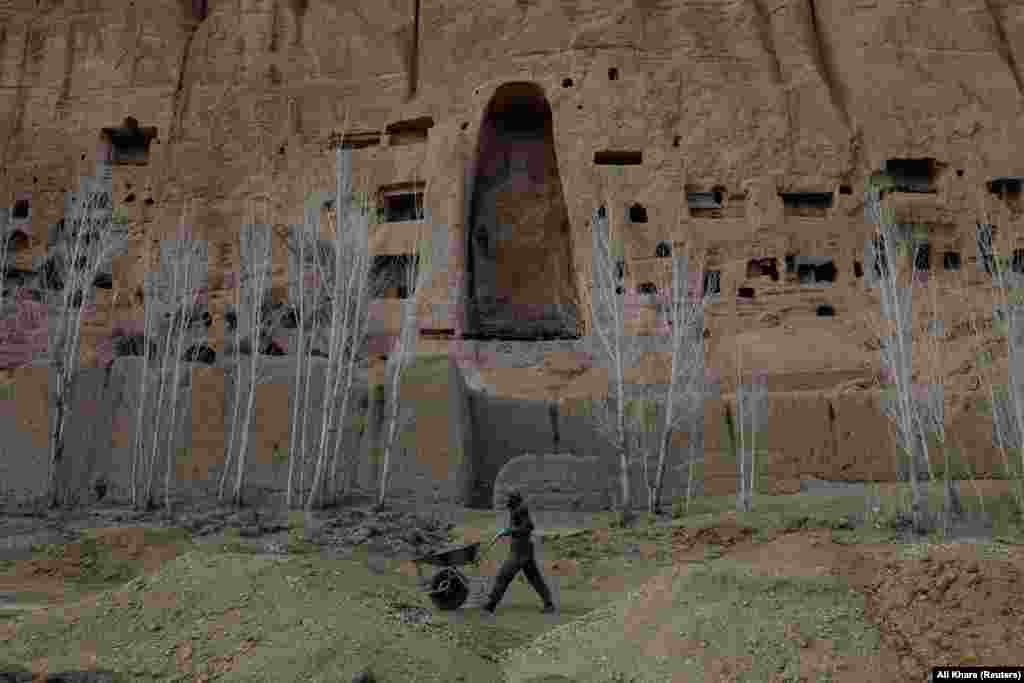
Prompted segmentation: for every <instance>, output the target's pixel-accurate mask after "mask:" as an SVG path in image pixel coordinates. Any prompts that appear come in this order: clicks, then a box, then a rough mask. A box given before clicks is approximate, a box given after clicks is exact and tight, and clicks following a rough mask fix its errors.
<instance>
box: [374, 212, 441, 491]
mask: <svg viewBox="0 0 1024 683" xmlns="http://www.w3.org/2000/svg"><path fill="white" fill-rule="evenodd" d="M428 222H429V218H428ZM432 251H433V250H432V244H431V242H430V241H429V239H428V238H426V237H425V236H424V235H423V233H422V232H421V233H420V235H419V238H418V239H417V242H416V253H415V256H414V257H413V258H411V259H409V260H408V261H407V262H405V263H404V264H403V266H402V272H401V278H402V280H403V285H404V288H405V290H406V292H408V298H407V299H406V300H405V301H403V302H402V304H403V305H402V318H401V323H400V328H399V333H398V339H397V340H396V341H395V345H394V347H393V348H392V350H391V353H390V354H389V356H388V364H387V371H386V373H385V380H384V381H385V384H386V386H387V391H388V394H387V396H388V399H387V403H388V407H389V411H388V431H387V436H386V437H385V441H384V463H383V466H382V467H381V473H380V490H379V492H378V495H377V505H378V506H382V505H384V498H385V496H386V495H387V487H388V475H389V474H390V468H391V453H392V449H393V448H394V445H395V439H396V437H397V434H398V427H399V422H400V421H401V418H402V399H401V391H402V374H403V373H404V372H405V370H406V368H407V367H408V366H409V363H410V361H413V360H414V359H415V356H416V340H417V338H418V337H419V324H418V323H419V319H418V312H419V305H420V303H421V302H422V301H423V291H424V290H425V289H426V287H427V285H428V283H429V282H430V279H431V277H432V275H433V253H432ZM407 420H408V421H411V415H409V416H408V417H407Z"/></svg>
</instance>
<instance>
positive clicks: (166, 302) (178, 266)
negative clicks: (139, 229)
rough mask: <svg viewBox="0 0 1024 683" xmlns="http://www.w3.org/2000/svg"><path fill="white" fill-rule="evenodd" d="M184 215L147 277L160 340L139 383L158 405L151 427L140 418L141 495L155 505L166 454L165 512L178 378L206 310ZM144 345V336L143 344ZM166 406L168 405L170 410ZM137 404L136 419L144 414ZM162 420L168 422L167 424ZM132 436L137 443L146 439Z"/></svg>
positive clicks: (150, 319)
mask: <svg viewBox="0 0 1024 683" xmlns="http://www.w3.org/2000/svg"><path fill="white" fill-rule="evenodd" d="M184 221H185V214H184V211H183V212H182V223H181V226H180V228H179V234H178V239H177V240H168V241H165V242H164V243H163V244H162V245H161V251H160V263H159V267H158V268H157V270H156V272H155V273H154V275H153V277H152V278H150V279H148V287H149V289H150V292H149V295H148V296H147V297H146V318H147V321H146V327H147V328H148V330H147V332H148V333H149V334H152V335H153V336H154V337H156V338H157V339H159V342H158V343H157V353H156V359H155V360H156V361H157V362H156V366H155V367H154V368H153V370H154V371H155V375H156V377H155V378H152V380H151V379H150V378H149V370H150V366H149V355H150V349H149V348H146V349H145V353H146V360H144V361H143V365H144V368H143V377H144V379H143V382H145V383H148V382H149V381H153V382H154V383H155V385H156V386H155V389H156V403H155V405H154V406H153V418H152V419H153V424H150V425H146V424H144V420H143V419H141V418H140V420H139V422H138V427H139V428H140V429H146V430H147V432H148V433H149V435H150V439H151V441H150V455H149V462H148V464H147V467H146V478H145V479H146V488H145V493H144V495H143V496H142V501H143V504H144V506H145V507H147V508H152V507H153V506H154V505H155V481H156V470H157V463H158V462H159V461H160V457H159V455H160V450H161V447H163V450H164V477H163V480H164V481H163V483H164V509H165V510H167V512H168V514H169V513H170V510H171V492H172V486H171V484H172V477H171V474H172V471H173V465H174V462H175V460H176V457H177V438H178V434H179V431H180V429H179V426H178V404H179V402H180V401H181V398H182V391H181V390H182V385H183V384H185V383H186V381H185V380H187V379H188V378H187V377H186V378H183V377H182V372H181V369H182V368H181V365H182V362H183V361H184V353H183V351H184V349H185V345H186V340H187V339H189V337H190V335H191V330H192V329H193V328H194V327H195V326H196V325H197V324H198V323H200V322H201V320H202V314H201V311H202V308H203V306H205V296H206V295H205V286H204V285H203V284H202V277H203V273H204V271H205V269H206V259H205V258H204V255H205V254H204V246H205V245H204V243H202V242H199V241H196V240H191V239H189V235H188V231H187V229H186V226H185V223H184ZM143 343H144V345H146V346H147V347H148V346H149V344H148V335H147V338H146V339H145V341H144V342H143ZM142 393H143V397H142V398H141V400H140V404H144V403H145V395H146V393H148V389H144V390H143V392H142ZM167 402H170V406H169V409H167V408H168V406H167ZM144 414H145V413H144V412H143V408H142V407H141V406H140V416H141V415H144ZM165 419H166V422H165ZM144 438H145V437H144V435H143V434H141V433H140V432H139V431H137V432H136V443H137V444H138V443H141V442H142V441H143V440H144Z"/></svg>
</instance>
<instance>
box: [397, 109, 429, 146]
mask: <svg viewBox="0 0 1024 683" xmlns="http://www.w3.org/2000/svg"><path fill="white" fill-rule="evenodd" d="M433 127H434V119H433V118H432V117H430V116H421V117H419V118H415V119H408V120H406V121H397V122H395V123H392V124H390V125H388V127H387V128H386V129H385V132H386V133H387V134H388V145H389V146H390V147H399V146H401V145H414V144H417V143H420V142H426V141H427V137H428V136H429V132H430V129H431V128H433Z"/></svg>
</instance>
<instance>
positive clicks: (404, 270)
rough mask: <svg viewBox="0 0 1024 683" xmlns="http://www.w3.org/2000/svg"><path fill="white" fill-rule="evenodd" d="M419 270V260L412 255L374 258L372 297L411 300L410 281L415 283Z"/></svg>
mask: <svg viewBox="0 0 1024 683" xmlns="http://www.w3.org/2000/svg"><path fill="white" fill-rule="evenodd" d="M410 267H411V268H412V271H413V272H412V273H411V274H410V273H409V269H410ZM418 269H419V258H417V257H415V256H413V255H412V254H398V255H385V256H374V257H373V268H372V270H371V271H370V282H371V286H370V291H371V293H372V295H373V296H374V297H376V298H380V299H407V298H409V284H410V279H412V281H413V282H415V277H416V273H417V270H418Z"/></svg>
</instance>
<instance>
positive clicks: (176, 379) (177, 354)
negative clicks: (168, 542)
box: [164, 244, 193, 516]
mask: <svg viewBox="0 0 1024 683" xmlns="http://www.w3.org/2000/svg"><path fill="white" fill-rule="evenodd" d="M181 246H182V247H183V251H184V250H185V249H186V248H187V252H186V253H185V254H182V260H183V263H181V267H182V268H183V269H184V270H185V271H186V273H185V276H184V283H183V285H182V287H181V291H180V292H179V293H178V294H179V297H180V298H179V299H178V300H179V302H181V304H182V305H181V306H180V308H181V309H183V310H182V311H181V320H180V322H178V324H177V325H176V326H175V327H176V328H177V329H176V330H175V332H176V334H177V337H178V339H177V344H176V347H175V351H174V374H173V379H172V394H171V401H172V403H171V429H170V434H169V435H168V439H167V467H166V469H165V470H164V508H165V509H166V510H167V514H168V516H169V515H170V514H171V470H172V468H173V465H174V462H175V461H176V459H177V449H176V448H175V446H176V445H177V437H178V401H179V399H180V392H181V386H180V383H181V356H182V353H183V352H184V349H183V347H184V341H185V334H186V331H187V330H188V329H189V327H190V325H189V323H190V322H191V321H190V318H191V315H192V306H191V303H192V302H191V299H192V269H193V263H192V256H193V252H192V245H187V247H186V245H184V244H182V245H181ZM186 297H187V299H186ZM186 300H187V301H188V304H189V305H188V306H187V307H186V306H185V305H184V304H185V301H186Z"/></svg>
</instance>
